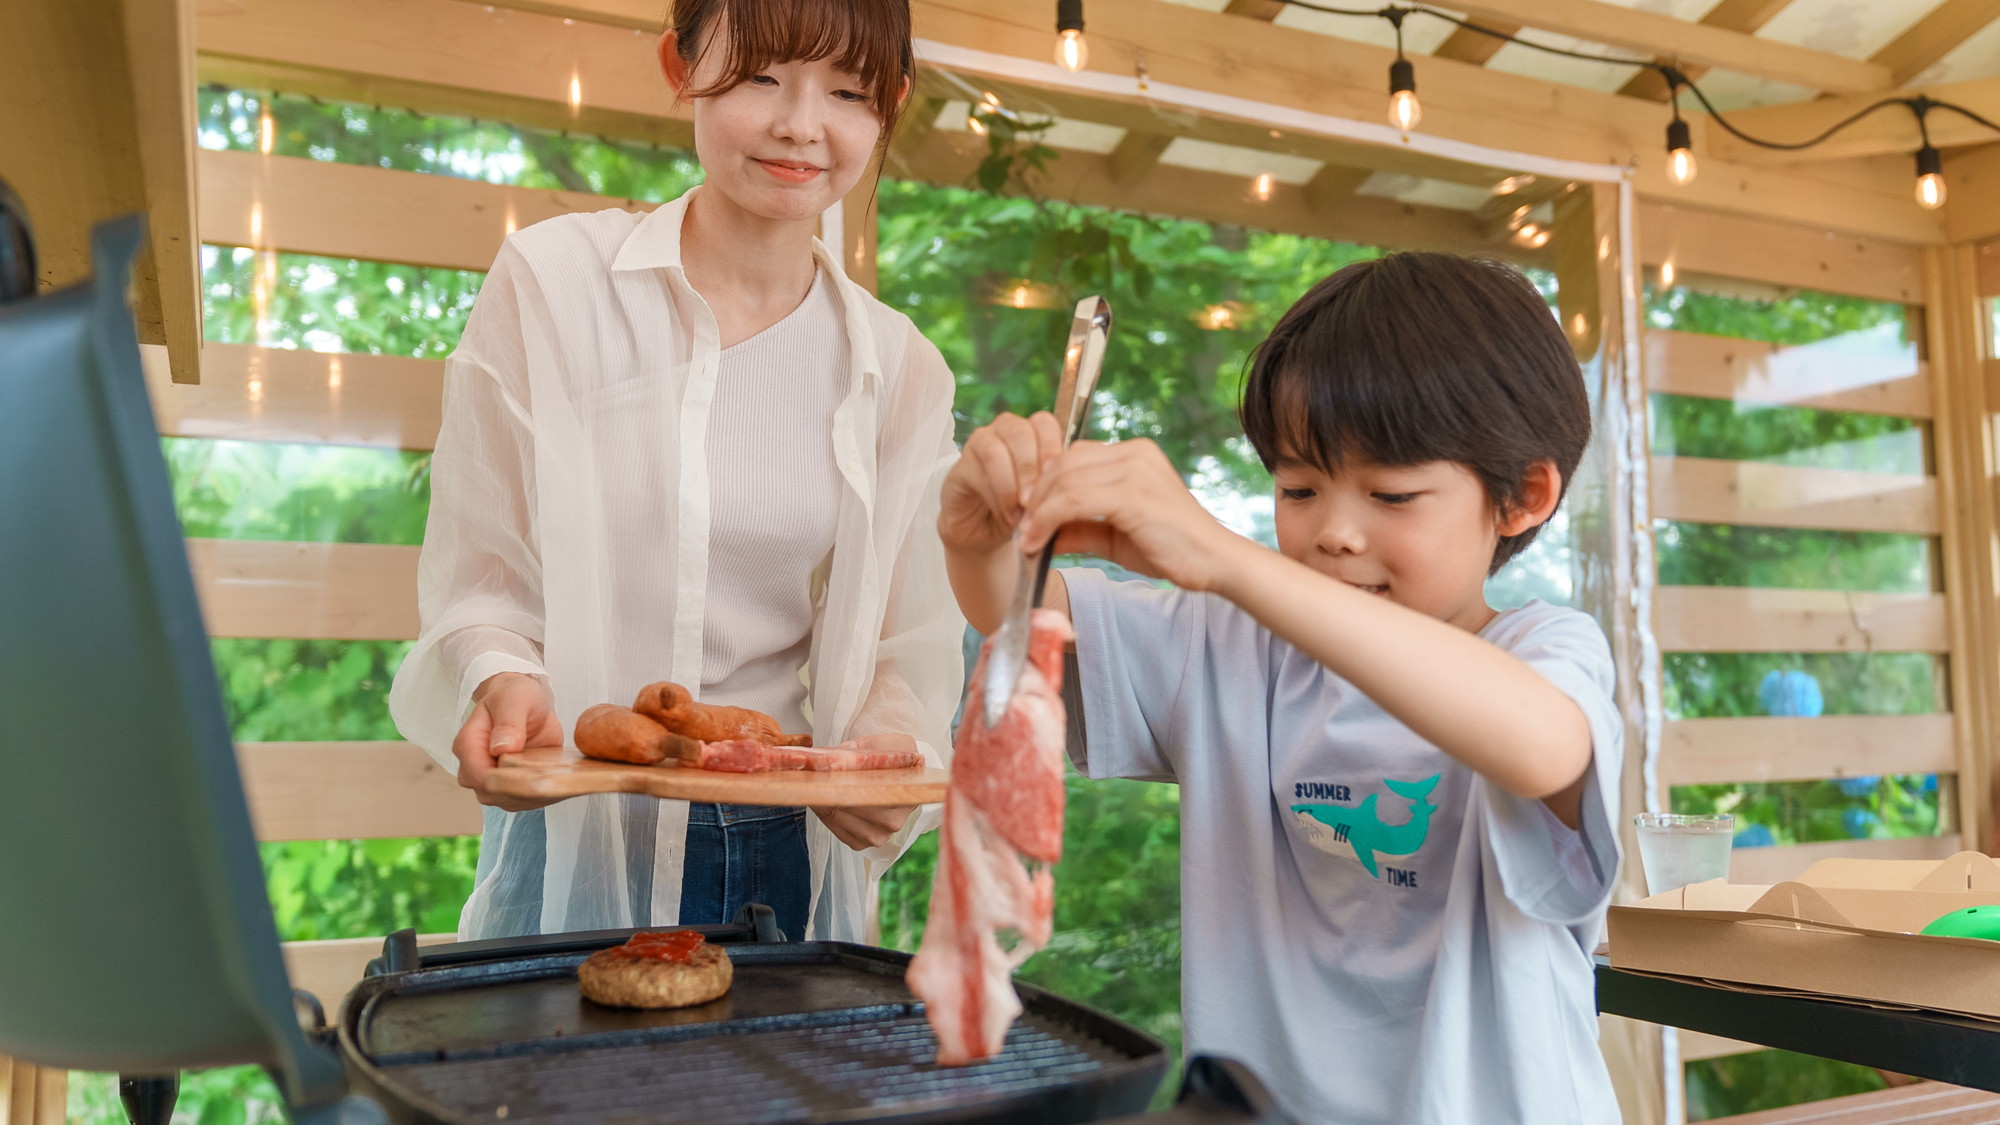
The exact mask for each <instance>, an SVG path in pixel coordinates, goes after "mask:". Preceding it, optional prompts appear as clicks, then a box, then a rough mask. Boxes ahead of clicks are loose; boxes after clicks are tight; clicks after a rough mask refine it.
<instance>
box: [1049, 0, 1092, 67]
mask: <svg viewBox="0 0 2000 1125" xmlns="http://www.w3.org/2000/svg"><path fill="white" fill-rule="evenodd" d="M1089 64H1090V47H1089V46H1088V45H1087V44H1085V43H1084V41H1083V0H1056V65H1057V66H1060V67H1062V68H1063V69H1064V70H1068V71H1078V70H1082V69H1083V68H1084V67H1086V66H1088V65H1089Z"/></svg>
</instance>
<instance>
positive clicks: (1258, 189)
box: [1250, 172, 1278, 203]
mask: <svg viewBox="0 0 2000 1125" xmlns="http://www.w3.org/2000/svg"><path fill="white" fill-rule="evenodd" d="M1277 190H1278V178H1277V177H1276V176H1273V175H1272V174H1271V173H1269V172H1259V173H1257V178H1256V179H1254V180H1251V181H1250V194H1251V195H1254V196H1256V197H1257V200H1258V202H1260V203H1269V202H1270V201H1271V196H1272V195H1274V194H1276V193H1277Z"/></svg>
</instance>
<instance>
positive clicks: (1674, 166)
mask: <svg viewBox="0 0 2000 1125" xmlns="http://www.w3.org/2000/svg"><path fill="white" fill-rule="evenodd" d="M1680 78H1681V72H1680V71H1678V70H1675V71H1671V72H1670V73H1669V74H1668V75H1667V104H1669V105H1671V106H1673V107H1674V119H1673V120H1672V121H1669V122H1667V178H1668V179H1670V180H1672V181H1673V182H1675V183H1677V184H1679V185H1681V186H1682V187H1686V186H1687V185H1688V184H1691V183H1693V182H1694V175H1695V165H1694V142H1693V141H1692V140H1690V139H1689V137H1688V123H1687V122H1685V121H1682V120H1681V84H1680V81H1679V79H1680Z"/></svg>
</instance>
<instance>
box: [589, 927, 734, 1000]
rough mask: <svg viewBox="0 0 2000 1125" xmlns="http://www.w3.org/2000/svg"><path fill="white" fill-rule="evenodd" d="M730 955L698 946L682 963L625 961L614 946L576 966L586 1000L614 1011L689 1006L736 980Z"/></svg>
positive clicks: (712, 947)
mask: <svg viewBox="0 0 2000 1125" xmlns="http://www.w3.org/2000/svg"><path fill="white" fill-rule="evenodd" d="M734 975H735V974H734V971H733V968H732V966H731V965H730V962H729V954H727V953H725V952H723V950H722V947H721V946H717V945H709V944H705V943H704V944H702V945H700V946H698V947H696V948H695V950H694V951H693V953H692V954H690V955H689V957H688V960H687V961H685V962H680V963H675V962H669V961H660V960H656V959H653V958H646V957H629V956H626V955H624V954H621V953H619V952H618V948H617V947H613V948H611V949H600V950H598V951H597V952H596V953H593V954H591V955H590V956H589V958H587V959H586V960H585V961H584V962H583V964H581V965H578V966H577V967H576V979H577V983H578V984H579V985H581V986H582V989H583V996H584V999H586V1000H591V1001H595V1002H596V1003H599V1004H606V1005H609V1006H611V1007H614V1008H688V1007H693V1006H694V1005H696V1004H706V1003H708V1002H709V1001H710V1000H714V999H717V998H719V997H721V996H722V995H723V994H724V993H726V992H728V991H729V983H730V981H731V980H732V979H733V978H734Z"/></svg>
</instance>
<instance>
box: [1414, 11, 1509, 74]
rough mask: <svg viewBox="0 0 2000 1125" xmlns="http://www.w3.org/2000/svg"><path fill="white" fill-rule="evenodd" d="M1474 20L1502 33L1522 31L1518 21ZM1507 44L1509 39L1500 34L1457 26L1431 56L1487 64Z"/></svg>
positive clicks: (1473, 63)
mask: <svg viewBox="0 0 2000 1125" xmlns="http://www.w3.org/2000/svg"><path fill="white" fill-rule="evenodd" d="M1473 22H1474V23H1477V24H1479V26H1481V27H1486V28H1491V29H1492V30H1494V31H1497V32H1499V33H1500V35H1519V34H1520V33H1521V25H1520V24H1518V23H1495V22H1492V21H1490V20H1487V21H1481V20H1474V21H1473ZM1506 45H1507V41H1506V40H1505V39H1502V38H1500V36H1499V35H1487V34H1485V33H1483V32H1479V31H1474V30H1473V29H1472V28H1469V27H1455V28H1453V29H1452V32H1451V34H1450V35H1447V36H1445V40H1444V42H1442V43H1440V44H1438V45H1437V49H1436V50H1434V51H1432V52H1431V54H1430V57H1431V58H1434V59H1453V60H1456V61H1458V62H1462V63H1471V64H1472V65H1473V66H1485V65H1486V64H1487V63H1488V62H1490V61H1492V58H1493V56H1494V55H1497V54H1499V53H1500V48H1502V47H1505V46H1506Z"/></svg>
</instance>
